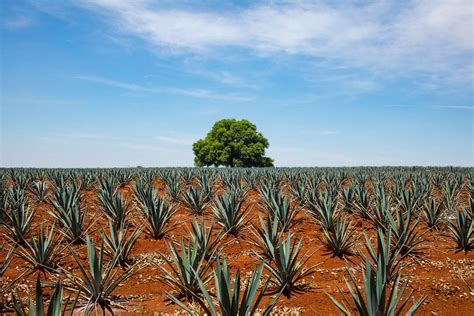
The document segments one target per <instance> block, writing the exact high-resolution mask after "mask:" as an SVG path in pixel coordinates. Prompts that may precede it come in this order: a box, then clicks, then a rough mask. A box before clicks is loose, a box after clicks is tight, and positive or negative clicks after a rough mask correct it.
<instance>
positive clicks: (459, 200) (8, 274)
mask: <svg viewBox="0 0 474 316" xmlns="http://www.w3.org/2000/svg"><path fill="white" fill-rule="evenodd" d="M472 172H473V169H472V168H421V167H419V168H418V167H417V168H392V167H390V168H388V167H387V168H384V167H380V168H369V167H365V168H252V169H243V168H242V169H239V168H127V169H0V177H1V188H0V294H1V295H0V313H11V314H18V315H43V314H47V315H64V314H74V315H82V314H85V315H90V314H94V315H95V314H117V315H136V314H144V315H188V314H192V315H194V314H196V315H203V314H207V315H253V314H257V315H341V314H346V315H349V314H351V315H378V316H379V315H380V316H381V315H405V314H407V315H410V314H420V315H447V314H451V315H473V314H474V255H473V250H474V249H473V247H474V226H473V225H474V224H473V217H474V199H473V189H474V178H473V175H472Z"/></svg>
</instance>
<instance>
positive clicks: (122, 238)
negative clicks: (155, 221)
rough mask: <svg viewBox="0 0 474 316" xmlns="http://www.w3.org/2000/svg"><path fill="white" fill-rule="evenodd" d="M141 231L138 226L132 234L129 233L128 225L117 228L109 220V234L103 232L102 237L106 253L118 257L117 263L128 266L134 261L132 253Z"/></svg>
mask: <svg viewBox="0 0 474 316" xmlns="http://www.w3.org/2000/svg"><path fill="white" fill-rule="evenodd" d="M141 232H142V230H141V228H138V229H135V230H134V231H133V232H132V233H131V234H127V233H128V227H119V228H117V227H116V226H115V225H114V223H113V222H112V221H110V220H109V232H108V234H106V233H102V238H103V240H104V242H105V254H106V255H108V256H109V257H111V258H115V257H118V260H117V264H119V265H120V266H121V267H122V268H127V267H128V266H129V265H130V263H131V262H132V259H131V258H130V253H131V252H132V248H133V246H134V244H135V242H136V241H137V239H138V237H140V234H141Z"/></svg>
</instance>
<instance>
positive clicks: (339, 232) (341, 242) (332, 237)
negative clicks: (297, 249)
mask: <svg viewBox="0 0 474 316" xmlns="http://www.w3.org/2000/svg"><path fill="white" fill-rule="evenodd" d="M355 232H356V231H355V229H354V226H352V224H351V223H350V222H347V221H346V220H343V219H341V218H338V219H336V221H335V223H334V225H333V229H332V230H329V229H326V228H325V227H324V226H323V233H324V238H322V239H321V242H322V243H323V245H324V247H325V248H326V251H327V252H329V253H332V255H333V257H339V258H341V259H342V258H343V257H345V256H350V255H353V252H352V248H353V247H354V245H355V244H356V242H357V239H358V238H357V236H355V235H354V234H355Z"/></svg>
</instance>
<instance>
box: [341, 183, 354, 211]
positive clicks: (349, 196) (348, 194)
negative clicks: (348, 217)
mask: <svg viewBox="0 0 474 316" xmlns="http://www.w3.org/2000/svg"><path fill="white" fill-rule="evenodd" d="M354 199H355V193H354V189H353V188H352V187H345V188H344V189H343V190H342V201H343V203H342V210H343V211H344V212H346V213H349V214H352V213H354V210H353V208H354Z"/></svg>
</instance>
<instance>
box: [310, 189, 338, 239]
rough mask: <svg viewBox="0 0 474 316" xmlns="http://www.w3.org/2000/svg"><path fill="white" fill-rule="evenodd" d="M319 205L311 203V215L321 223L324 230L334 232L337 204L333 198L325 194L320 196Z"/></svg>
mask: <svg viewBox="0 0 474 316" xmlns="http://www.w3.org/2000/svg"><path fill="white" fill-rule="evenodd" d="M318 201H319V202H318V203H317V204H315V203H311V204H310V208H309V213H310V215H311V216H312V217H313V218H314V219H316V220H317V221H318V222H320V223H321V227H323V229H324V230H328V231H333V230H334V222H335V218H336V215H337V214H336V206H337V203H336V201H335V199H334V198H333V196H331V195H330V194H329V193H328V192H324V193H322V194H321V195H320V196H319V199H318Z"/></svg>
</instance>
